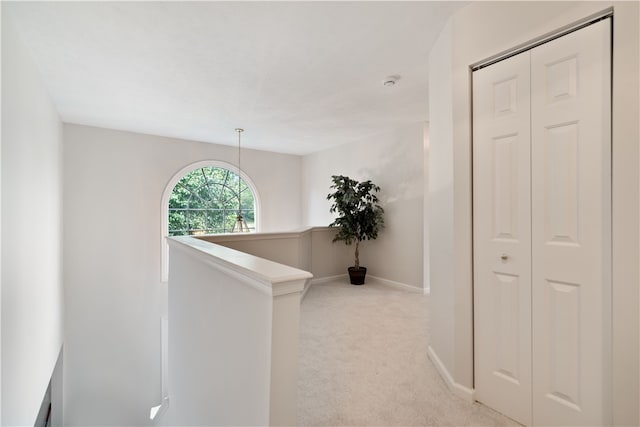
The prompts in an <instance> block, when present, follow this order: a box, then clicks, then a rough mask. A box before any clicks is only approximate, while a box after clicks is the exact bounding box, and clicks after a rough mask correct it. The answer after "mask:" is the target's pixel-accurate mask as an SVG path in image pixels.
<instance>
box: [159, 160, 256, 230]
mask: <svg viewBox="0 0 640 427" xmlns="http://www.w3.org/2000/svg"><path fill="white" fill-rule="evenodd" d="M238 180H239V181H240V182H238ZM238 184H240V185H239V187H238ZM238 190H240V201H241V202H242V203H240V206H241V207H242V217H243V218H244V220H245V221H246V222H247V225H248V226H249V228H250V229H251V230H255V197H254V195H253V191H251V188H250V187H249V186H248V185H247V183H246V182H245V181H244V180H243V179H242V178H241V177H239V176H238V175H237V174H236V173H235V172H233V171H231V170H229V169H226V168H221V167H215V166H206V167H202V168H198V169H195V170H192V171H191V172H189V173H187V174H186V175H184V176H183V177H182V178H181V179H180V180H179V181H178V182H177V183H176V185H175V187H173V191H172V192H171V196H170V197H169V223H168V225H169V230H168V231H169V236H182V235H194V234H217V233H228V232H230V231H231V229H232V228H233V224H234V223H235V221H236V216H237V214H238V208H239V203H238V202H239V201H238Z"/></svg>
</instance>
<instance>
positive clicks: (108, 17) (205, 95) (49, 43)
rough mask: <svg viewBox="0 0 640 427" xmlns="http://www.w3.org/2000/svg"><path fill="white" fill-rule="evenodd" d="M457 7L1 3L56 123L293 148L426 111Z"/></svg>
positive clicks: (373, 129)
mask: <svg viewBox="0 0 640 427" xmlns="http://www.w3.org/2000/svg"><path fill="white" fill-rule="evenodd" d="M463 4H464V3H462V2H420V1H417V2H15V3H13V2H6V1H3V5H2V7H3V14H5V13H6V14H7V15H8V16H9V18H10V19H13V20H14V21H15V22H16V24H17V27H18V31H19V32H20V35H21V38H22V39H23V40H24V42H25V44H26V46H27V47H28V49H29V50H30V52H31V54H32V56H33V58H34V60H35V62H36V64H37V65H38V67H39V69H40V71H41V73H42V76H43V79H44V82H45V84H46V86H47V87H48V89H49V91H50V94H51V96H52V98H53V100H54V103H55V105H56V107H57V109H58V111H59V113H60V116H61V118H62V120H63V121H65V122H69V123H80V124H87V125H93V126H99V127H106V128H113V129H121V130H128V131H134V132H142V133H148V134H153V135H163V136H170V137H177V138H184V139H192V140H197V141H207V142H214V143H219V144H229V145H233V144H234V143H236V141H237V136H236V133H235V132H234V128H236V127H243V128H245V130H246V132H245V133H244V134H243V136H242V141H243V146H245V147H250V148H256V149H263V150H270V151H276V152H284V153H291V154H307V153H311V152H314V151H318V150H322V149H326V148H329V147H331V146H335V145H339V144H343V143H347V142H350V141H353V140H357V139H362V138H366V137H368V136H372V135H374V134H377V133H379V132H383V131H386V130H388V129H390V128H393V127H396V126H402V125H403V124H408V123H416V122H420V121H424V120H426V119H427V57H428V52H429V49H430V48H431V46H432V44H433V42H434V40H435V39H436V37H437V35H438V33H439V31H440V30H441V29H442V27H443V26H444V23H445V22H446V20H447V19H448V17H449V16H450V15H451V14H452V13H453V12H454V11H455V10H456V9H458V8H459V7H461V6H462V5H463ZM394 74H397V75H400V76H402V77H401V79H400V80H399V82H398V83H397V84H396V85H395V86H393V87H385V86H383V84H382V82H383V80H384V79H385V77H386V76H389V75H394Z"/></svg>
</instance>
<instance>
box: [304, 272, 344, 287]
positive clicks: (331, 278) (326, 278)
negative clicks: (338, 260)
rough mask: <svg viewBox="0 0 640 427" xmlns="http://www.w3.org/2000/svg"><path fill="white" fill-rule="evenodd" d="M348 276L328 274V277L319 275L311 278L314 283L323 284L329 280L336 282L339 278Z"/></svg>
mask: <svg viewBox="0 0 640 427" xmlns="http://www.w3.org/2000/svg"><path fill="white" fill-rule="evenodd" d="M346 277H347V274H337V275H335V276H327V277H318V278H317V279H316V278H313V279H311V284H312V285H321V284H323V283H327V282H335V281H337V280H343V279H345V278H346Z"/></svg>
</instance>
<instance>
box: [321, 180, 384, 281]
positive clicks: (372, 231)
mask: <svg viewBox="0 0 640 427" xmlns="http://www.w3.org/2000/svg"><path fill="white" fill-rule="evenodd" d="M331 180H332V181H333V184H332V185H331V187H330V188H331V189H333V190H334V191H333V192H332V193H330V194H329V195H327V200H332V201H333V204H332V205H331V208H330V209H329V212H331V213H336V212H337V213H338V217H337V218H336V219H335V221H333V222H332V223H331V224H329V227H339V229H338V233H337V234H336V237H335V238H334V239H333V241H334V242H336V241H338V240H342V241H344V243H345V244H346V245H351V244H352V243H355V245H356V251H355V265H354V266H353V267H349V268H348V271H349V278H350V279H351V284H352V285H362V284H364V278H365V275H366V274H367V269H366V267H361V266H360V253H359V245H360V242H361V241H363V240H374V239H376V238H377V237H378V231H379V230H380V229H382V228H383V227H384V219H383V212H384V210H383V209H382V207H381V206H380V205H379V204H378V197H376V195H375V193H377V192H378V191H380V187H378V186H377V185H375V184H373V183H372V182H371V181H370V180H369V181H362V182H358V181H356V180H355V179H351V178H349V177H348V176H342V175H333V176H332V177H331Z"/></svg>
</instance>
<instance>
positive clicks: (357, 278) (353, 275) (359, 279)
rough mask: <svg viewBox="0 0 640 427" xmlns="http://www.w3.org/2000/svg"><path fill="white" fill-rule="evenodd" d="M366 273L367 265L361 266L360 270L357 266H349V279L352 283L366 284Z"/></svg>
mask: <svg viewBox="0 0 640 427" xmlns="http://www.w3.org/2000/svg"><path fill="white" fill-rule="evenodd" d="M366 275H367V268H366V267H360V268H359V269H358V270H356V268H355V267H349V279H350V280H351V284H352V285H364V276H366Z"/></svg>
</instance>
